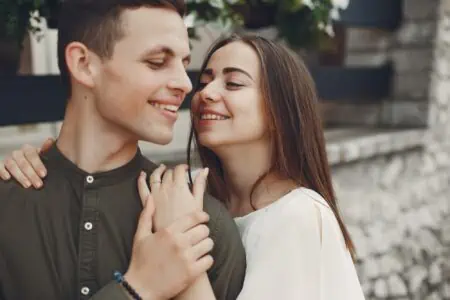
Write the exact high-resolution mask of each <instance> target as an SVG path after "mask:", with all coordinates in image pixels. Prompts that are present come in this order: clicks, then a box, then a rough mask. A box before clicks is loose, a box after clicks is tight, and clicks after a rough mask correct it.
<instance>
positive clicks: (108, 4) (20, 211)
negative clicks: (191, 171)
mask: <svg viewBox="0 0 450 300" xmlns="http://www.w3.org/2000/svg"><path fill="white" fill-rule="evenodd" d="M183 15H184V3H183V2H182V1H169V0H146V1H145V0H140V1H138V0H136V1H131V0H128V1H127V0H66V1H64V2H63V5H62V12H61V16H60V18H59V22H60V23H59V37H58V56H59V67H60V71H61V78H62V82H63V84H64V85H65V87H66V88H67V91H68V102H67V108H66V114H65V117H64V122H63V126H62V128H61V132H60V135H59V137H58V140H57V142H56V144H55V145H53V146H52V148H51V149H50V150H48V151H46V152H45V153H44V154H43V155H42V160H43V161H44V164H45V167H46V168H47V170H48V174H47V176H46V179H45V180H46V182H45V185H44V186H43V188H42V189H40V190H38V191H36V190H31V189H23V188H21V187H20V186H19V185H18V184H17V183H16V182H15V181H8V182H0V207H1V208H0V299H2V300H9V299H97V300H100V299H130V298H131V296H132V294H131V293H130V292H129V291H128V290H127V286H126V285H125V284H119V283H116V282H115V281H112V278H113V273H114V272H115V271H120V272H122V273H125V276H124V277H125V279H126V280H127V281H128V284H129V285H130V286H131V287H132V288H133V289H135V290H136V292H137V293H138V294H140V295H141V297H142V298H143V299H169V298H172V297H175V296H177V295H179V294H180V293H181V292H182V291H183V290H185V288H186V286H187V285H188V283H192V282H194V281H195V280H196V279H197V278H199V277H201V276H202V275H201V274H204V272H205V271H206V270H208V275H209V279H210V282H211V285H212V287H213V290H214V293H215V296H216V297H217V298H218V299H235V298H236V297H237V295H238V293H239V291H240V289H241V287H242V283H243V278H244V273H245V253H244V249H243V246H242V244H241V241H240V237H239V233H238V231H237V229H236V227H235V225H234V222H233V220H232V218H231V217H230V216H229V215H228V213H227V211H226V209H225V208H224V207H223V206H222V205H220V204H219V202H218V201H217V200H215V199H212V198H210V197H205V200H204V210H205V211H206V212H207V213H208V215H209V223H208V226H209V228H210V233H211V238H212V239H213V240H214V249H213V250H212V252H211V255H212V256H213V258H214V264H213V265H212V267H211V268H210V269H209V267H210V266H211V263H212V262H211V260H208V256H207V255H206V256H205V254H207V253H208V251H209V250H210V248H209V249H206V248H202V251H200V252H199V251H197V252H196V256H195V257H191V258H190V259H186V257H187V255H186V253H193V252H192V251H193V250H192V249H197V250H198V249H199V248H198V247H197V248H195V247H196V246H198V245H199V244H200V240H203V241H204V240H205V238H206V235H204V232H205V231H204V230H200V229H201V228H202V227H201V226H202V223H204V222H205V221H207V218H206V217H205V215H204V213H203V214H202V212H201V211H198V210H195V209H194V210H193V207H194V206H195V204H191V202H194V201H191V202H190V201H188V200H192V198H193V196H192V195H191V194H190V193H189V194H184V196H183V197H180V198H179V199H171V200H173V201H179V203H180V204H179V205H184V206H185V207H186V214H185V215H183V216H180V217H179V218H174V219H173V220H171V222H172V223H171V225H170V226H167V227H165V228H164V230H161V232H156V233H152V216H153V207H152V204H149V205H147V206H148V207H147V206H146V207H145V208H144V210H143V211H142V204H141V199H140V197H139V193H138V190H137V179H138V177H139V176H140V174H141V171H144V172H145V173H147V174H151V173H152V171H153V170H154V169H155V168H156V166H154V165H153V164H152V163H151V162H149V161H148V160H146V159H145V158H144V157H143V156H142V155H141V153H140V151H139V149H138V140H145V141H149V142H152V143H156V144H161V145H163V144H167V143H169V142H170V141H171V139H172V135H173V125H174V122H175V121H176V117H177V113H176V111H177V109H178V108H179V107H180V105H181V103H182V101H183V99H184V97H185V95H186V94H187V93H188V92H189V91H190V90H191V89H192V85H191V82H190V81H189V78H188V77H187V74H186V71H185V68H186V66H187V64H188V63H189V57H190V56H189V42H188V37H187V30H186V28H185V26H184V23H183V19H182V16H183ZM36 101H39V99H38V95H37V98H36ZM173 174H174V180H180V178H181V177H183V176H180V175H178V176H176V175H175V174H183V173H182V172H181V171H180V169H178V170H175V171H174V172H173ZM177 178H178V179H177ZM203 179H205V178H203ZM177 205H178V202H177ZM156 209H157V210H158V207H157V208H156ZM141 212H142V213H141ZM139 217H140V219H139ZM138 220H139V224H138ZM166 221H167V220H166ZM200 232H202V234H201V233H200ZM180 236H183V237H184V238H185V239H186V240H189V241H191V242H192V243H191V242H190V243H189V244H186V243H184V244H183V243H180V242H179V240H180V239H179V237H180ZM194 240H195V242H194ZM177 241H178V242H177ZM189 251H190V252H189Z"/></svg>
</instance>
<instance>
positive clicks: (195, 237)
mask: <svg viewBox="0 0 450 300" xmlns="http://www.w3.org/2000/svg"><path fill="white" fill-rule="evenodd" d="M208 236H209V228H208V226H206V225H204V224H201V225H198V226H195V227H194V228H192V229H190V230H188V231H186V232H185V234H184V237H185V238H186V239H187V240H188V243H189V245H191V246H194V245H196V244H198V243H200V242H201V241H203V240H204V239H206V238H207V237H208Z"/></svg>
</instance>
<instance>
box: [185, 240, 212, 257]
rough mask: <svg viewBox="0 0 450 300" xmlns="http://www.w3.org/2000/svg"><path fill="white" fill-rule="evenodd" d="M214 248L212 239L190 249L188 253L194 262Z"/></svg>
mask: <svg viewBox="0 0 450 300" xmlns="http://www.w3.org/2000/svg"><path fill="white" fill-rule="evenodd" d="M213 247H214V242H213V240H212V239H211V238H206V239H204V240H202V241H201V242H200V243H198V244H196V245H195V246H192V247H191V248H189V249H188V252H187V253H188V256H189V257H190V258H191V259H192V260H198V259H200V258H201V257H202V256H205V255H207V254H208V253H209V252H210V251H211V250H212V249H213Z"/></svg>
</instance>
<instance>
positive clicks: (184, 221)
mask: <svg viewBox="0 0 450 300" xmlns="http://www.w3.org/2000/svg"><path fill="white" fill-rule="evenodd" d="M208 221H209V215H208V214H207V213H205V212H204V211H195V212H192V213H190V214H188V215H186V216H183V217H181V218H179V219H178V220H176V221H175V222H174V223H172V224H171V225H170V226H169V227H168V228H167V229H168V230H169V231H170V232H172V233H184V232H186V231H188V230H189V229H191V228H192V227H195V226H197V225H199V224H202V223H206V222H208Z"/></svg>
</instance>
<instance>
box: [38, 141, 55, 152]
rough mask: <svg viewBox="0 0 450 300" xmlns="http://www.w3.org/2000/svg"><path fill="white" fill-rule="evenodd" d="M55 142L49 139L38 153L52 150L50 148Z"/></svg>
mask: <svg viewBox="0 0 450 300" xmlns="http://www.w3.org/2000/svg"><path fill="white" fill-rule="evenodd" d="M54 142H55V140H54V139H53V138H48V139H47V140H46V141H45V142H44V143H43V144H42V146H41V148H38V149H39V150H38V152H40V153H43V152H45V151H47V150H48V149H50V147H51V146H52V145H53V143H54Z"/></svg>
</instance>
